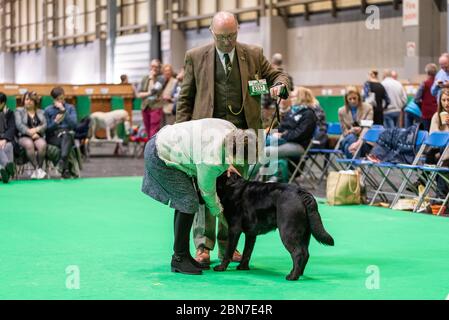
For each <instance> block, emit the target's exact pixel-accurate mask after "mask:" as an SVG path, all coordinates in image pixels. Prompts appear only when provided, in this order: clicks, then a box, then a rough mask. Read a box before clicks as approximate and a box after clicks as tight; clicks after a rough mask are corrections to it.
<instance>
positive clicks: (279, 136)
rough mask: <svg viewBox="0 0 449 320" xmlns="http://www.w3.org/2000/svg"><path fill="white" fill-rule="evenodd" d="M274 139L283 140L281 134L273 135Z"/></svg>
mask: <svg viewBox="0 0 449 320" xmlns="http://www.w3.org/2000/svg"><path fill="white" fill-rule="evenodd" d="M273 137H275V138H277V139H280V138H282V133H280V132H275V133H273Z"/></svg>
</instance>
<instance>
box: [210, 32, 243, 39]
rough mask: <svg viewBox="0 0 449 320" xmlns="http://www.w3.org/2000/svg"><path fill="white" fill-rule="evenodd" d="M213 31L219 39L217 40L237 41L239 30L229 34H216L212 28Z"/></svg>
mask: <svg viewBox="0 0 449 320" xmlns="http://www.w3.org/2000/svg"><path fill="white" fill-rule="evenodd" d="M211 32H212V34H213V35H214V37H215V39H217V41H220V42H225V41H235V40H236V39H237V32H235V33H231V34H228V35H223V34H215V32H213V31H212V30H211Z"/></svg>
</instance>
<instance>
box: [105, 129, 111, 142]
mask: <svg viewBox="0 0 449 320" xmlns="http://www.w3.org/2000/svg"><path fill="white" fill-rule="evenodd" d="M106 139H107V140H108V141H111V140H112V139H111V128H109V126H106Z"/></svg>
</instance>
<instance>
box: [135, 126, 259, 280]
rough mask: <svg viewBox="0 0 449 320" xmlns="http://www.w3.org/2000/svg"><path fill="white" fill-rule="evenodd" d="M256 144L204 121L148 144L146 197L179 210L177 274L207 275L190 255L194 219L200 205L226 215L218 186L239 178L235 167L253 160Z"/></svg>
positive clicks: (167, 130) (169, 129) (166, 131)
mask: <svg viewBox="0 0 449 320" xmlns="http://www.w3.org/2000/svg"><path fill="white" fill-rule="evenodd" d="M250 139H252V140H250ZM256 140H257V139H256V134H255V133H254V132H253V131H250V130H239V129H237V127H236V126H234V125H233V124H232V123H230V122H228V121H225V120H221V119H202V120H195V121H189V122H183V123H179V124H175V125H171V126H166V127H164V128H163V129H162V130H161V131H160V132H159V133H158V134H157V135H156V136H154V137H153V138H152V139H151V140H150V141H149V142H148V143H147V145H146V147H145V175H144V178H143V185H142V192H143V193H145V194H147V195H148V196H150V197H151V198H153V199H155V200H157V201H159V202H162V203H164V204H166V205H170V207H171V208H173V209H175V217H174V248H173V249H174V254H173V257H172V261H171V270H172V272H180V273H184V274H192V275H198V274H201V273H202V269H203V268H204V267H202V266H201V265H200V264H199V263H198V262H196V261H195V260H194V259H193V257H192V256H191V254H190V249H189V240H190V230H191V228H192V223H193V219H194V215H195V213H196V212H197V211H198V209H199V204H200V201H204V203H205V205H206V206H207V208H208V209H209V210H210V213H211V214H213V215H215V216H218V215H219V214H220V213H222V212H223V208H222V206H221V203H220V200H219V198H218V195H217V192H216V180H217V178H218V177H219V176H221V175H222V174H223V173H225V172H226V171H227V172H228V175H230V174H231V173H237V174H239V172H238V171H237V170H236V169H235V167H234V166H237V165H242V164H244V162H245V161H244V160H245V159H244V158H245V157H244V156H243V157H241V156H240V155H241V152H242V151H243V153H245V154H247V155H248V154H250V152H248V146H251V144H249V143H248V141H254V142H256ZM239 142H242V144H241V145H242V146H245V147H243V148H241V147H240V146H239V145H238V143H239ZM255 145H256V143H254V144H253V145H252V146H255ZM256 148H257V147H254V149H256ZM251 154H252V155H254V153H251ZM255 154H257V152H256V153H255ZM239 175H240V174H239Z"/></svg>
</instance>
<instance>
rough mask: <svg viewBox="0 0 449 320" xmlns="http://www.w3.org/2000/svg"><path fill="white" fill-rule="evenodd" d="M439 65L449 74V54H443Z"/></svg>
mask: <svg viewBox="0 0 449 320" xmlns="http://www.w3.org/2000/svg"><path fill="white" fill-rule="evenodd" d="M438 63H439V64H440V67H441V69H442V70H444V71H445V72H448V73H449V53H443V54H442V55H441V57H440V59H439V60H438Z"/></svg>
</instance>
